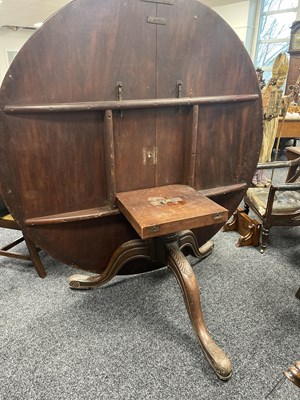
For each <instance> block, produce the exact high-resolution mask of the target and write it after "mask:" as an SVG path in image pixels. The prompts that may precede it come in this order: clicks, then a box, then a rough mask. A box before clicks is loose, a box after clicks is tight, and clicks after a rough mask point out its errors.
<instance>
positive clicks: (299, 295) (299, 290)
mask: <svg viewBox="0 0 300 400" xmlns="http://www.w3.org/2000/svg"><path fill="white" fill-rule="evenodd" d="M295 296H296V297H297V299H299V300H300V287H299V289H298V290H297V293H296V295H295Z"/></svg>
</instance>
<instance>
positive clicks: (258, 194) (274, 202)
mask: <svg viewBox="0 0 300 400" xmlns="http://www.w3.org/2000/svg"><path fill="white" fill-rule="evenodd" d="M287 166H288V167H290V171H289V174H288V177H289V179H288V180H287V181H286V182H285V183H284V184H282V185H275V184H271V186H270V187H269V188H257V187H255V188H249V189H248V191H247V193H246V196H245V198H244V202H245V212H246V213H248V212H249V209H250V208H251V210H252V211H254V213H255V214H256V215H257V216H258V217H259V219H260V220H261V221H262V235H261V249H260V251H261V253H264V251H265V250H266V248H267V245H268V238H269V232H270V229H271V227H272V226H297V225H300V182H298V178H299V175H300V157H298V158H297V159H295V160H292V161H287V162H273V163H267V164H260V165H259V167H258V168H259V169H272V168H284V167H287ZM291 170H292V171H293V174H292V176H291V174H290V172H291Z"/></svg>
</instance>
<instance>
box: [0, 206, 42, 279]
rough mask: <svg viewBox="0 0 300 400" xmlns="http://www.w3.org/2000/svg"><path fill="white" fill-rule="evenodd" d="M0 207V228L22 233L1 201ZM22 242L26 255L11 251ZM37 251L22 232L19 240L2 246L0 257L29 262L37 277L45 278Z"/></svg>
mask: <svg viewBox="0 0 300 400" xmlns="http://www.w3.org/2000/svg"><path fill="white" fill-rule="evenodd" d="M0 207H1V208H0V228H6V229H14V230H18V231H22V229H21V227H20V226H19V225H18V223H17V222H16V221H15V220H14V219H13V217H12V215H11V214H10V213H9V211H8V209H7V208H6V207H5V205H4V204H3V203H2V201H1V199H0ZM23 241H25V243H26V246H27V248H28V254H21V253H17V252H14V251H11V249H13V248H14V247H15V246H17V245H18V244H20V243H22V242H23ZM38 251H39V250H38V249H37V247H36V246H35V244H34V243H33V242H32V241H31V240H30V239H29V238H28V237H27V236H26V235H24V232H22V236H21V237H20V238H18V239H16V240H14V241H13V242H11V243H9V244H7V245H5V246H3V247H2V248H1V249H0V256H4V257H12V258H18V259H21V260H29V261H31V262H32V264H33V265H34V267H35V269H36V271H37V273H38V275H39V276H40V277H41V278H45V276H46V275H47V274H46V271H45V268H44V266H43V264H42V262H41V259H40V257H39V254H38Z"/></svg>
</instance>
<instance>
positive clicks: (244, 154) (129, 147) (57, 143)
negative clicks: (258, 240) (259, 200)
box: [0, 0, 262, 273]
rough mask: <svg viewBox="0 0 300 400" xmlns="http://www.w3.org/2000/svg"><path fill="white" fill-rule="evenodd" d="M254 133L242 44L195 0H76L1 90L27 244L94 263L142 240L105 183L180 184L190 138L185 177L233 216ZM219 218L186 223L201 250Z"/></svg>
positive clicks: (253, 98) (257, 109) (21, 56)
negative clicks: (212, 221) (203, 223)
mask: <svg viewBox="0 0 300 400" xmlns="http://www.w3.org/2000/svg"><path fill="white" fill-rule="evenodd" d="M148 17H159V18H165V19H166V24H165V25H158V24H155V23H149V22H147V21H148ZM178 81H181V82H182V85H181V86H180V88H181V90H179V86H178ZM120 82H121V84H122V86H120V85H119V86H118V83H120ZM118 87H119V91H118ZM121 89H122V90H121ZM120 90H121V92H120ZM194 106H195V107H196V106H199V112H198V121H197V116H196V113H195V110H196V108H194V112H193V107H194ZM121 110H122V112H121ZM193 114H194V118H193ZM109 117H111V118H109ZM192 132H194V136H193V138H194V142H193V141H190V142H189V141H188V140H187V138H188V135H191V134H192ZM261 139H262V113H261V99H260V90H259V87H258V83H257V78H256V74H255V70H254V68H253V65H252V62H251V60H250V58H249V56H248V55H247V51H246V50H245V48H244V46H243V45H242V43H241V42H240V41H239V39H238V38H237V36H236V35H235V33H234V32H233V31H232V30H231V28H230V27H229V26H228V25H227V24H226V23H224V21H223V20H222V19H221V18H220V17H219V16H218V15H217V14H216V13H215V12H213V11H212V10H211V9H209V8H208V7H206V6H204V5H202V4H201V3H199V2H198V1H196V0H187V1H180V0H173V1H172V4H169V2H167V1H160V2H156V1H151V2H150V1H140V0H127V1H126V2H124V1H120V0H101V1H99V0H75V1H73V2H71V3H69V4H68V5H67V6H65V7H64V8H63V9H62V10H61V11H59V12H58V13H56V14H55V15H54V16H52V17H51V18H49V19H48V20H47V21H46V22H45V23H44V25H43V26H42V27H41V28H40V29H39V30H38V31H37V32H36V33H34V34H33V35H32V36H31V37H30V39H29V40H28V41H27V42H26V43H25V45H24V47H23V48H22V49H21V50H20V52H19V53H18V55H17V56H16V58H15V59H14V61H13V63H12V65H11V66H10V68H9V70H8V73H7V75H6V77H5V79H4V81H3V84H2V87H1V90H0V163H1V169H0V182H1V184H2V185H1V188H2V189H1V190H2V195H3V197H4V199H5V202H6V203H7V204H8V205H9V209H10V211H11V212H12V214H13V216H14V218H15V219H16V221H17V222H18V223H19V224H20V226H21V227H22V229H23V230H24V232H25V233H26V234H27V236H28V237H29V238H30V239H31V240H32V241H33V242H34V243H36V245H37V246H39V247H41V248H43V249H45V250H46V251H47V252H48V253H50V254H51V255H53V256H54V257H55V258H58V259H60V260H61V261H63V262H65V263H67V264H71V265H73V266H76V267H79V268H81V269H83V270H87V271H93V272H96V273H101V272H102V271H103V270H104V269H105V267H106V265H107V264H108V263H109V260H110V258H111V256H112V254H113V253H114V252H115V251H116V249H117V248H119V246H121V245H122V243H124V242H126V241H128V240H133V239H137V238H138V234H137V233H136V232H135V230H134V229H133V228H132V227H131V226H130V224H129V223H128V221H127V220H126V218H125V217H124V216H122V215H121V214H120V212H119V210H117V209H115V206H116V204H115V202H114V194H115V193H119V192H127V191H132V190H138V189H147V188H152V187H156V186H164V185H176V184H180V185H182V184H186V183H187V163H188V164H189V165H190V166H191V162H190V161H189V160H188V157H187V154H193V153H194V151H193V150H192V148H191V147H190V146H191V144H192V143H194V144H193V146H194V147H195V149H196V150H195V163H194V164H192V168H190V172H189V175H190V176H189V180H190V182H191V183H193V184H192V185H191V186H192V187H193V188H194V189H195V190H197V191H199V192H200V193H207V191H208V193H210V195H211V196H213V197H212V199H213V200H214V201H216V202H218V203H219V204H220V205H221V206H223V207H224V208H226V209H228V210H229V215H230V214H231V213H232V212H233V211H234V210H235V209H236V208H237V206H238V204H239V203H240V201H241V200H242V197H243V194H244V189H245V185H246V187H247V186H248V185H249V184H250V182H251V179H252V176H253V172H254V170H255V167H256V164H257V161H258V156H259V151H260V145H261ZM108 153H109V154H108ZM193 171H195V172H194V173H193ZM223 188H224V190H223ZM230 188H231V189H230ZM210 195H209V196H210ZM222 224H223V223H219V224H217V223H216V224H214V225H213V226H211V227H203V228H195V229H193V232H194V234H195V235H196V239H197V241H198V244H199V246H201V245H202V244H204V243H205V242H206V241H207V240H209V239H210V238H211V237H212V236H213V235H214V234H215V233H216V232H217V231H218V230H219V229H220V228H221V226H222ZM58 237H59V240H58V239H57V238H58ZM132 265H133V263H132ZM155 267H156V266H155V265H154V264H152V265H151V266H149V268H151V269H153V268H155ZM143 268H144V266H142V265H140V269H141V270H143ZM137 269H138V268H137V263H136V261H135V264H134V267H132V270H134V271H135V272H136V271H137ZM130 270H131V268H130V265H128V266H127V272H130ZM120 272H122V271H120Z"/></svg>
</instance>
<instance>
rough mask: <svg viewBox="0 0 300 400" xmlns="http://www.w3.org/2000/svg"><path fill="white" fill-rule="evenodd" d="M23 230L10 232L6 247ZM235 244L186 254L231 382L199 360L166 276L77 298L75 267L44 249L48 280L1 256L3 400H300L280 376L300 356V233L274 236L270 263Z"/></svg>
mask: <svg viewBox="0 0 300 400" xmlns="http://www.w3.org/2000/svg"><path fill="white" fill-rule="evenodd" d="M16 234H17V233H16V232H12V231H7V230H4V229H2V230H1V231H0V244H4V242H5V241H8V240H9V239H10V238H11V237H15V236H16ZM237 239H238V234H237V233H235V232H230V233H223V232H219V233H218V234H217V235H216V236H215V237H214V238H213V241H214V243H215V249H214V251H213V253H212V254H211V255H210V256H209V257H208V258H207V259H206V260H204V261H202V262H201V263H197V260H196V259H195V258H192V257H190V258H189V261H190V262H191V264H192V265H193V267H194V270H195V273H196V276H197V278H198V282H199V286H200V290H201V300H202V306H203V311H204V315H205V319H206V323H207V326H208V329H209V331H210V332H211V333H212V336H213V337H214V339H215V340H216V342H217V343H218V344H219V345H220V346H221V347H222V348H223V349H224V350H225V351H226V352H227V354H228V355H230V358H231V360H232V363H233V366H234V371H233V376H232V378H231V379H230V381H228V382H222V381H220V380H219V379H218V378H217V377H216V376H215V374H214V373H213V371H212V369H211V368H210V366H209V364H208V362H207V361H206V359H205V357H204V356H203V354H202V351H201V349H200V347H199V345H198V343H197V339H196V336H195V334H194V332H193V329H192V327H191V324H190V321H189V318H188V315H187V312H186V310H185V306H184V301H183V298H182V296H181V292H180V289H179V287H178V285H177V283H176V280H175V278H174V276H173V275H172V273H171V272H169V270H168V269H167V268H164V269H162V270H159V271H156V272H153V273H149V274H145V275H136V276H131V277H117V278H115V279H114V280H113V281H111V282H110V283H108V284H106V285H105V286H103V287H101V288H99V289H96V290H90V291H72V290H70V289H69V288H68V285H67V277H68V276H69V275H71V274H72V273H74V272H76V271H74V269H72V268H71V267H68V266H65V265H63V264H61V263H60V262H58V261H56V260H53V259H52V258H50V257H49V256H47V255H46V254H45V253H43V252H42V253H41V258H42V261H43V264H44V265H45V268H46V270H47V273H48V276H47V277H46V278H45V279H40V278H39V277H38V276H37V274H36V272H35V270H34V269H33V268H32V267H31V265H30V263H29V262H24V261H18V260H15V259H9V258H4V257H1V258H0V265H1V269H0V276H1V280H0V399H1V400H37V399H39V400H57V399H61V400H69V399H70V400H77V399H78V400H85V399H86V400H90V399H91V400H92V399H93V400H94V399H101V400H102V399H103V400H115V399H122V400H125V399H134V400H146V399H151V400H156V399H162V400H169V399H170V400H171V399H176V400H181V399H184V400H195V399H208V400H219V399H221V400H223V399H224V400H225V399H226V400H227V399H228V400H234V399H247V400H259V399H270V400H271V399H282V400H296V399H300V389H299V388H298V387H297V386H295V385H294V384H292V383H291V382H290V381H288V380H287V379H286V378H285V377H284V376H283V371H284V370H286V369H287V368H288V367H289V366H290V365H291V364H292V363H293V362H294V361H296V360H300V334H299V332H300V300H298V299H297V298H296V297H295V293H296V291H297V289H298V288H299V286H300V228H299V227H293V228H276V227H274V228H272V229H271V234H270V246H269V248H268V250H267V252H266V253H265V254H264V255H261V254H260V253H259V251H258V250H257V249H255V248H252V247H243V248H238V247H236V246H235V243H236V242H237ZM21 247H22V245H21ZM23 249H24V247H23Z"/></svg>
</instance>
